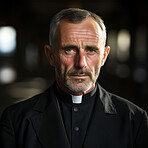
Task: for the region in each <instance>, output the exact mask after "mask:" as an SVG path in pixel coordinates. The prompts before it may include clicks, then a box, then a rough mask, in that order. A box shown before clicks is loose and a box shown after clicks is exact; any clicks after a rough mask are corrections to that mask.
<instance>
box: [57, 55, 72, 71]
mask: <svg viewBox="0 0 148 148" xmlns="http://www.w3.org/2000/svg"><path fill="white" fill-rule="evenodd" d="M73 63H74V60H73V59H72V58H67V57H65V56H63V55H61V56H60V61H59V64H60V65H61V66H62V69H65V71H68V70H69V69H71V67H72V66H73Z"/></svg>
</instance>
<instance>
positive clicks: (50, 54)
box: [45, 8, 109, 94]
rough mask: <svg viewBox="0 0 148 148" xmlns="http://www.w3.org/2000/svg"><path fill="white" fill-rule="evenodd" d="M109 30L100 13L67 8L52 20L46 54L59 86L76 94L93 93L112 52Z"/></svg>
mask: <svg viewBox="0 0 148 148" xmlns="http://www.w3.org/2000/svg"><path fill="white" fill-rule="evenodd" d="M105 42H106V29H105V25H104V23H103V21H102V19H101V18H100V17H99V16H97V15H96V14H94V13H92V12H89V11H86V10H82V9H74V8H71V9H64V10H62V11H61V12H59V13H58V14H57V15H55V17H54V18H53V19H52V21H51V24H50V33H49V45H45V54H46V56H47V58H48V60H49V62H50V64H51V65H52V66H54V67H55V72H56V79H57V82H58V83H59V85H60V86H61V87H62V88H63V89H64V90H65V91H68V92H70V93H72V94H83V93H86V92H88V91H89V90H91V89H92V88H93V87H94V85H95V82H96V81H97V78H98V76H99V73H100V68H101V67H102V66H103V65H104V62H105V60H106V58H107V55H108V53H109V47H108V46H106V47H105Z"/></svg>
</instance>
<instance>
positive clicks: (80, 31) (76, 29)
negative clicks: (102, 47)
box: [58, 18, 102, 43]
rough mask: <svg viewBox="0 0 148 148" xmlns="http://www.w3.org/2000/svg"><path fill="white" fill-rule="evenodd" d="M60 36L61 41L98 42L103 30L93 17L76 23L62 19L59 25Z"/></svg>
mask: <svg viewBox="0 0 148 148" xmlns="http://www.w3.org/2000/svg"><path fill="white" fill-rule="evenodd" d="M58 36H59V37H60V40H61V41H67V42H68V41H70V42H72V41H73V42H76V41H84V42H85V41H86V42H93V43H98V42H99V39H100V38H101V37H102V30H101V28H100V26H99V25H98V23H97V22H96V21H95V20H94V19H93V18H87V19H85V20H83V21H82V22H80V23H76V24H74V23H70V22H68V20H62V21H61V22H60V24H59V27H58Z"/></svg>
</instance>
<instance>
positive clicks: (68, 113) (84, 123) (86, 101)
mask: <svg viewBox="0 0 148 148" xmlns="http://www.w3.org/2000/svg"><path fill="white" fill-rule="evenodd" d="M96 90H97V87H95V88H94V89H93V90H92V91H91V92H89V93H88V94H85V95H83V96H82V103H80V104H75V103H72V96H71V95H70V94H67V93H65V92H63V91H62V90H61V89H60V88H59V87H58V86H57V87H56V88H55V91H56V94H57V98H58V101H59V104H60V109H61V113H62V117H63V122H64V125H65V129H66V132H67V136H68V139H69V143H70V145H71V147H72V148H82V146H83V142H84V139H85V136H86V132H87V128H88V125H89V121H90V119H91V116H92V114H93V109H94V103H95V98H96Z"/></svg>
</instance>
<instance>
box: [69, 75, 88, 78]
mask: <svg viewBox="0 0 148 148" xmlns="http://www.w3.org/2000/svg"><path fill="white" fill-rule="evenodd" d="M72 77H74V78H77V79H79V78H80V79H83V78H87V77H88V75H86V74H75V75H72Z"/></svg>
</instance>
